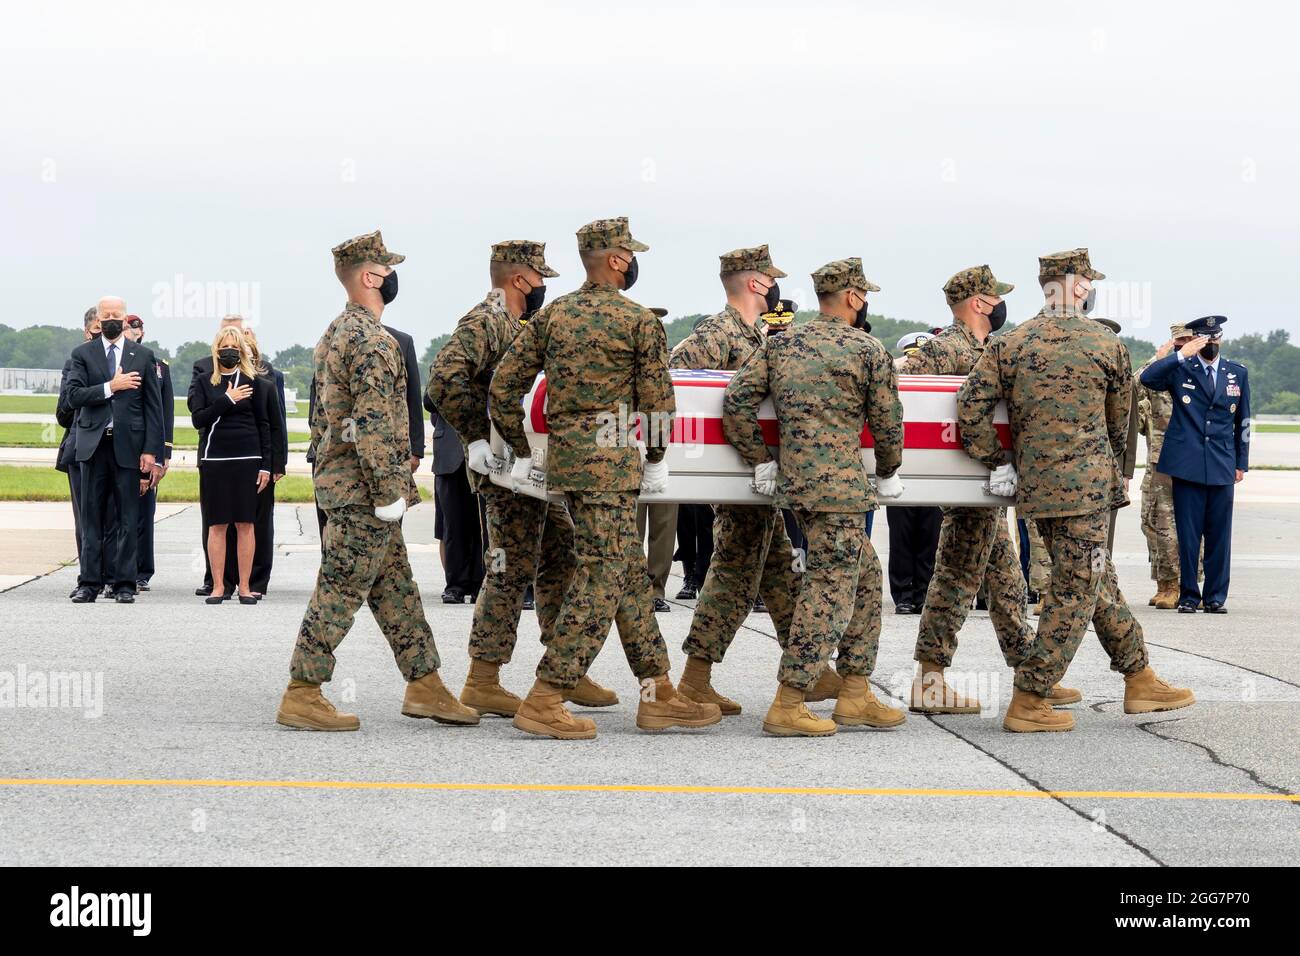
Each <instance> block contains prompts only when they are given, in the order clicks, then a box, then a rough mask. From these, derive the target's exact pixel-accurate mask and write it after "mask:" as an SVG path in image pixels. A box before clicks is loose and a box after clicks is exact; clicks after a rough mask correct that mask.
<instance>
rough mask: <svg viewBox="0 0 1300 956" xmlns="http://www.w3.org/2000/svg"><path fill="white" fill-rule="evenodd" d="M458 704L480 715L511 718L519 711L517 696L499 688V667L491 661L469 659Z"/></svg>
mask: <svg viewBox="0 0 1300 956" xmlns="http://www.w3.org/2000/svg"><path fill="white" fill-rule="evenodd" d="M460 702H461V703H462V704H464V705H465V706H466V707H473V708H474V709H475V710H477V711H478V712H479V713H480V714H496V715H497V716H498V717H513V716H514V715H515V711H517V710H518V709H519V696H518V695H517V694H512V693H510V691H508V690H506V689H505V688H504V687H502V686H501V665H500V664H495V663H492V662H491V661H481V660H478V659H477V658H474V657H471V658H470V659H469V676H468V677H466V678H465V687H464V689H462V690H461V692H460Z"/></svg>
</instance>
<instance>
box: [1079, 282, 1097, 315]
mask: <svg viewBox="0 0 1300 956" xmlns="http://www.w3.org/2000/svg"><path fill="white" fill-rule="evenodd" d="M1096 304H1097V289H1096V287H1095V286H1094V287H1093V288H1091V289H1089V290H1088V294H1087V295H1085V296H1084V297H1083V303H1082V304H1081V305H1080V306H1079V311H1080V312H1082V313H1083V314H1084V315H1087V314H1088V313H1089V312H1091V311H1092V307H1093V306H1094V305H1096Z"/></svg>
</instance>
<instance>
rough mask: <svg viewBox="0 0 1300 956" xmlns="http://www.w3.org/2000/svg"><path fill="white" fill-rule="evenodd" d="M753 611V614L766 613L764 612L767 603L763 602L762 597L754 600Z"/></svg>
mask: <svg viewBox="0 0 1300 956" xmlns="http://www.w3.org/2000/svg"><path fill="white" fill-rule="evenodd" d="M754 613H755V614H766V613H767V605H766V604H764V603H763V599H762V598H758V599H757V600H756V601H755V602H754Z"/></svg>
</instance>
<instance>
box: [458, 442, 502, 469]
mask: <svg viewBox="0 0 1300 956" xmlns="http://www.w3.org/2000/svg"><path fill="white" fill-rule="evenodd" d="M466 464H468V465H469V468H470V470H471V471H477V472H478V473H479V474H480V475H486V474H487V473H488V472H490V471H500V470H501V468H502V466H504V465H505V460H504V459H501V458H498V457H497V456H496V455H494V454H493V453H492V446H491V445H489V444H488V443H487V442H486V441H484V440H483V439H482V438H480V439H478V440H477V441H472V442H470V443H469V454H468V455H467V456H466Z"/></svg>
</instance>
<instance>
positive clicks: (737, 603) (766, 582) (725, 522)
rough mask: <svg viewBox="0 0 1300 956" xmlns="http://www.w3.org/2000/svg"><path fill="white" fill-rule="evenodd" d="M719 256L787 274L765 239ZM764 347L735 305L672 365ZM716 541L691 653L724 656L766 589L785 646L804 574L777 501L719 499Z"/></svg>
mask: <svg viewBox="0 0 1300 956" xmlns="http://www.w3.org/2000/svg"><path fill="white" fill-rule="evenodd" d="M719 259H720V260H721V271H722V273H723V274H724V275H725V274H727V273H733V272H749V271H754V272H761V273H762V274H763V275H767V276H771V277H772V278H773V279H784V278H785V276H786V274H785V273H784V272H782V271H781V270H780V269H778V268H777V267H776V266H774V265H773V264H772V257H771V255H770V254H769V253H768V249H767V246H765V245H764V246H755V247H752V248H748V249H735V250H733V251H731V252H727V253H724V254H723V255H721V256H719ZM762 347H763V333H762V332H760V331H759V329H758V325H757V323H755V324H754V325H749V324H747V323H746V322H745V320H744V319H743V318H741V316H740V313H739V312H738V311H736V309H735V307H734V306H731V305H727V306H726V307H725V308H724V309H723V310H722V311H721V312H719V313H718V314H716V315H711V316H709V317H708V318H707V319H704V320H703V321H701V322H700V324H699V325H697V326H696V327H695V330H694V331H693V332H691V334H690V335H688V336H687V337H686V338H684V339H683V340H682V341H681V342H679V343H678V344H677V346H676V348H674V349H673V351H672V355H671V356H670V357H669V363H670V364H671V365H672V367H673V368H708V369H721V370H723V371H728V372H734V371H736V370H737V369H739V368H740V367H741V366H743V365H744V364H745V362H746V361H747V360H748V359H749V357H750V356H751V355H753V354H754V353H755V352H756V351H758V350H759V349H761V348H762ZM713 542H714V543H713V549H714V550H713V560H712V561H711V563H710V564H709V571H708V574H707V575H705V578H704V585H703V586H702V587H701V588H700V596H699V601H698V603H697V604H696V605H695V616H694V617H692V618H691V630H690V633H689V634H688V635H687V636H686V641H685V643H683V644H682V650H683V651H685V652H686V653H687V654H688V655H689V656H691V657H699V658H702V659H704V660H708V661H712V662H713V663H715V664H716V663H718V662H720V661H721V660H722V659H723V657H724V656H725V655H726V653H727V648H728V647H730V646H731V642H732V640H734V639H735V636H736V632H737V630H739V628H740V625H741V624H742V623H744V621H745V618H746V617H747V616H748V615H749V612H750V610H751V609H752V608H753V606H754V598H755V597H756V596H758V595H762V598H763V603H764V604H765V605H767V610H768V614H769V615H770V616H771V618H772V624H773V626H774V627H775V628H776V635H777V640H778V641H779V642H780V644H781V646H782V647H784V646H785V643H786V639H787V638H788V637H789V634H790V621H791V620H792V619H793V617H794V602H795V596H796V595H797V594H798V590H799V576H798V574H796V573H795V570H794V557H793V553H792V546H791V544H790V535H789V534H788V533H787V532H786V528H785V521H784V520H783V519H782V517H781V512H780V510H778V509H777V507H776V506H775V505H717V506H716V507H715V508H714V517H713Z"/></svg>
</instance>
